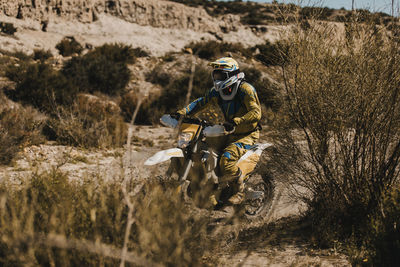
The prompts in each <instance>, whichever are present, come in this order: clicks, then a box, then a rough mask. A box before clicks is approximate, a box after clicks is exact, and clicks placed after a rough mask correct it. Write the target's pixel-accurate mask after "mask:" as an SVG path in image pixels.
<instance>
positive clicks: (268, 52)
mask: <svg viewBox="0 0 400 267" xmlns="http://www.w3.org/2000/svg"><path fill="white" fill-rule="evenodd" d="M253 49H254V50H258V51H259V53H258V54H256V55H255V58H256V59H257V60H259V61H260V62H262V63H263V64H264V65H265V66H276V65H283V64H284V63H285V61H286V60H287V58H286V56H285V55H286V54H287V53H286V52H287V51H286V50H287V46H286V45H285V44H283V43H282V42H279V41H278V42H276V43H271V42H269V41H266V42H265V43H264V44H262V45H256V46H255V47H254V48H253Z"/></svg>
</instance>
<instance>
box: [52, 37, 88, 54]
mask: <svg viewBox="0 0 400 267" xmlns="http://www.w3.org/2000/svg"><path fill="white" fill-rule="evenodd" d="M56 48H57V50H58V52H59V53H60V55H62V56H63V57H69V56H72V55H74V54H76V55H80V54H81V53H82V51H83V47H82V45H81V44H80V43H79V42H78V41H76V40H75V38H74V37H73V36H67V37H64V39H62V40H61V41H60V42H59V43H58V44H57V45H56Z"/></svg>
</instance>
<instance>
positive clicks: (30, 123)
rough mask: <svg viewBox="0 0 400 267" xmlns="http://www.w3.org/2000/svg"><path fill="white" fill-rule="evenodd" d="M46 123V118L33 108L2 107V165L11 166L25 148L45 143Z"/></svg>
mask: <svg viewBox="0 0 400 267" xmlns="http://www.w3.org/2000/svg"><path fill="white" fill-rule="evenodd" d="M0 100H2V101H4V102H2V103H5V101H6V100H5V99H4V97H1V98H0ZM44 123H45V117H44V116H43V115H42V114H40V113H39V112H37V111H35V110H34V109H33V108H31V107H27V108H23V107H20V106H15V107H6V106H3V107H1V108H0V164H9V163H10V162H11V161H12V160H13V159H14V157H15V156H16V154H17V153H18V152H19V151H21V150H22V149H23V148H24V147H26V146H30V145H37V144H40V143H41V142H43V141H44V137H43V135H42V134H41V131H42V128H43V126H44Z"/></svg>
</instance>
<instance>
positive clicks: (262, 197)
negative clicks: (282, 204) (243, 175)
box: [243, 173, 275, 219]
mask: <svg viewBox="0 0 400 267" xmlns="http://www.w3.org/2000/svg"><path fill="white" fill-rule="evenodd" d="M274 189H275V186H274V183H273V181H272V179H263V177H262V176H261V175H260V174H258V173H254V174H252V175H250V177H249V178H248V179H247V181H246V196H251V197H246V199H245V201H244V203H243V206H244V213H245V215H246V217H247V218H249V219H255V218H261V217H266V216H267V215H268V213H269V212H270V210H271V207H272V202H273V199H274Z"/></svg>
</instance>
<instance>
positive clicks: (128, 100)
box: [119, 90, 158, 124]
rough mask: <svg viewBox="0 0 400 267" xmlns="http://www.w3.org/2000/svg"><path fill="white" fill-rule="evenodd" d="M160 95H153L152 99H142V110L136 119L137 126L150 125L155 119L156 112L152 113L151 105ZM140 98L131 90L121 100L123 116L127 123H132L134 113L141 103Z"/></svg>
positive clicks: (140, 109) (120, 105)
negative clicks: (153, 118)
mask: <svg viewBox="0 0 400 267" xmlns="http://www.w3.org/2000/svg"><path fill="white" fill-rule="evenodd" d="M157 97H158V95H154V94H152V95H151V96H150V97H147V98H143V99H141V100H140V101H141V103H140V108H139V110H138V113H137V115H136V118H135V123H137V124H150V123H151V119H152V117H153V114H154V111H152V108H151V104H152V101H154V99H155V98H157ZM139 98H140V96H139V95H138V94H137V93H136V92H135V91H134V90H131V91H129V92H127V93H126V94H125V95H123V96H122V98H121V103H120V104H119V107H120V108H121V111H122V115H123V116H124V119H125V121H128V122H129V121H131V120H132V116H133V113H134V112H135V109H136V107H137V105H138V103H139Z"/></svg>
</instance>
